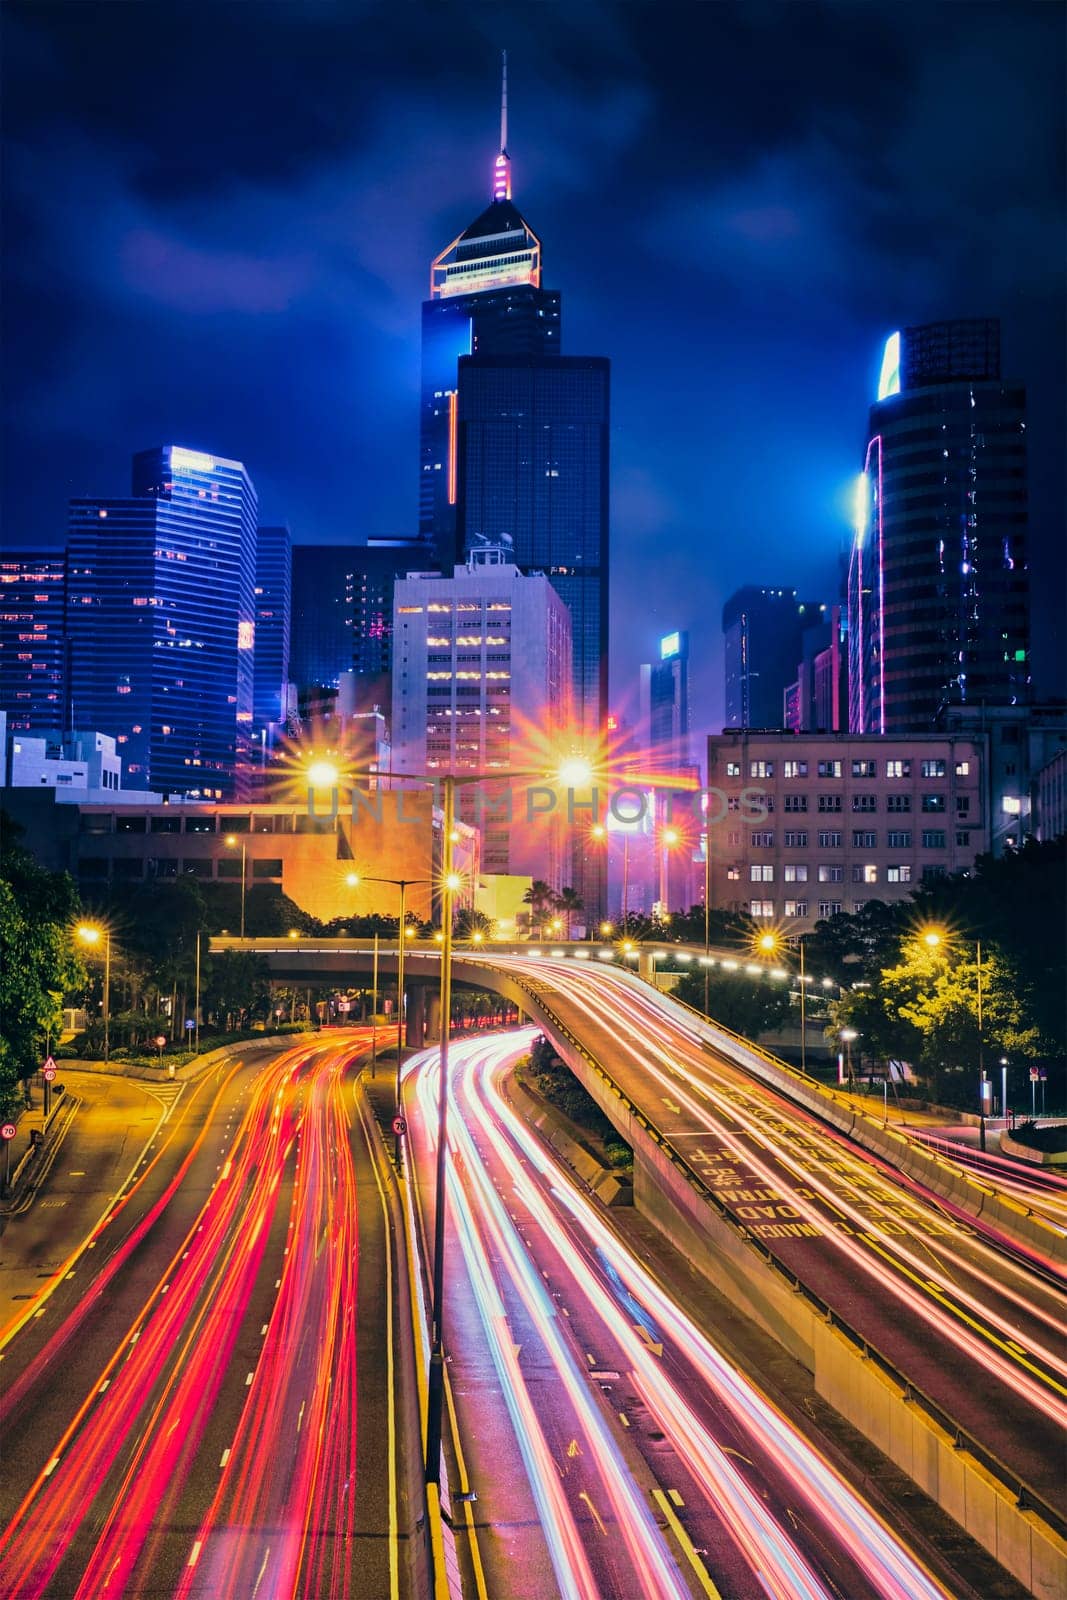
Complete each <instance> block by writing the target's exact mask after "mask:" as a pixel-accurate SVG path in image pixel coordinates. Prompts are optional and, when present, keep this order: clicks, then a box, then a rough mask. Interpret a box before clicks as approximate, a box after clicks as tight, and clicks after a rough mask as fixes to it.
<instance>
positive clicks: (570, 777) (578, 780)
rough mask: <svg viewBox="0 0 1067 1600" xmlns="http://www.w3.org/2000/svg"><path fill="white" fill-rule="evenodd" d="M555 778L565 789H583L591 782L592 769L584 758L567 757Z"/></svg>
mask: <svg viewBox="0 0 1067 1600" xmlns="http://www.w3.org/2000/svg"><path fill="white" fill-rule="evenodd" d="M557 776H558V777H559V781H560V783H561V784H562V785H563V787H564V788H565V789H584V788H585V787H586V785H587V784H588V783H590V782H591V780H592V777H593V769H592V767H591V766H590V765H589V762H588V761H586V759H585V757H584V756H568V758H567V760H566V761H564V762H562V763H561V764H560V769H559V773H558V774H557Z"/></svg>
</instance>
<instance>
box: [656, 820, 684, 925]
mask: <svg viewBox="0 0 1067 1600" xmlns="http://www.w3.org/2000/svg"><path fill="white" fill-rule="evenodd" d="M681 842H682V836H681V834H680V833H679V832H678V829H677V828H669V827H668V828H661V829H660V835H659V843H660V857H659V903H660V906H661V907H662V908H663V910H664V911H666V910H667V882H668V856H669V854H670V852H671V851H672V850H676V849H677V847H678V846H679V845H680V844H681Z"/></svg>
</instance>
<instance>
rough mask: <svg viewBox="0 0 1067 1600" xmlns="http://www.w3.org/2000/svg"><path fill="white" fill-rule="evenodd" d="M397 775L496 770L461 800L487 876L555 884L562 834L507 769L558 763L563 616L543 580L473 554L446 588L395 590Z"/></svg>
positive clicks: (562, 722)
mask: <svg viewBox="0 0 1067 1600" xmlns="http://www.w3.org/2000/svg"><path fill="white" fill-rule="evenodd" d="M394 629H395V631H394V663H393V770H394V772H399V773H403V772H419V773H427V772H429V773H433V772H441V773H446V772H458V773H462V772H468V773H485V774H487V775H491V774H493V773H494V772H499V774H500V778H501V782H500V785H499V788H498V787H497V786H496V785H494V784H493V782H492V778H491V776H487V778H486V782H485V783H484V784H480V785H472V786H471V787H469V788H463V789H460V791H459V806H460V814H461V815H462V816H463V817H464V819H465V820H467V821H470V822H474V823H476V824H477V825H479V826H480V827H481V829H482V869H483V871H485V872H488V873H528V874H530V875H531V876H533V877H540V878H544V879H546V880H547V881H548V882H550V883H552V884H553V886H554V887H555V888H560V887H561V886H562V870H563V869H562V856H561V833H560V829H559V828H558V827H556V826H551V827H549V826H542V823H541V820H540V819H538V818H537V817H532V818H528V817H527V815H526V812H525V803H526V796H525V789H524V788H518V787H511V795H512V802H513V806H514V808H515V809H514V820H515V822H517V823H518V826H512V823H511V821H509V818H508V816H507V813H506V809H505V808H504V806H503V799H504V798H505V794H506V791H507V790H508V788H509V785H508V782H507V774H508V771H509V769H513V768H518V769H522V768H529V767H531V766H534V767H539V766H542V765H544V764H545V763H546V762H547V761H550V760H552V759H553V758H557V759H558V750H559V745H558V742H557V740H556V737H555V736H561V735H562V734H563V732H564V729H565V727H566V723H567V712H568V704H569V699H570V682H571V671H570V665H571V663H570V644H571V639H570V633H571V630H570V618H569V616H568V614H567V608H566V606H565V605H564V604H563V603H562V601H561V600H560V598H559V596H558V595H557V594H556V592H555V590H554V589H553V587H552V585H551V584H550V583H549V582H548V580H547V578H545V577H543V576H540V575H537V576H526V575H525V574H524V573H521V572H520V571H519V570H518V568H517V567H515V566H514V565H512V564H511V563H510V562H509V561H508V560H507V559H506V554H505V552H503V551H502V550H500V549H483V550H481V551H477V552H474V553H472V555H471V556H470V558H469V560H468V561H467V563H466V564H465V565H464V566H462V567H460V566H457V567H456V568H455V570H454V573H453V575H452V576H451V577H449V578H444V577H439V576H437V575H431V574H422V575H420V576H413V577H408V578H401V579H400V580H399V581H398V582H397V585H396V596H395V622H394Z"/></svg>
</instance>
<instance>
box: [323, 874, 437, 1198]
mask: <svg viewBox="0 0 1067 1600" xmlns="http://www.w3.org/2000/svg"><path fill="white" fill-rule="evenodd" d="M345 882H346V883H347V884H348V886H349V888H352V889H354V888H357V887H358V886H359V884H361V883H390V884H392V885H393V887H394V888H395V889H399V890H400V925H399V927H398V928H397V936H396V1092H395V1095H394V1101H395V1107H396V1109H395V1120H394V1128H393V1160H394V1161H395V1162H396V1164H397V1166H398V1167H399V1165H400V1134H399V1133H398V1132H397V1130H396V1123H397V1122H399V1120H400V1116H401V1105H400V1098H401V1091H402V1088H403V1084H402V1081H401V1074H402V1072H403V1065H404V951H405V949H406V944H405V940H406V938H407V914H408V913H407V895H408V890H409V889H411V888H413V887H414V886H415V885H416V884H426V883H429V884H432V883H433V879H432V878H376V877H371V876H369V875H361V874H359V873H357V872H350V873H349V874H348V876H347V877H346V878H345ZM374 991H375V994H374V998H375V1006H376V1007H377V998H378V936H377V934H375V936H374ZM376 1035H377V1024H376V1022H372V1024H371V1050H372V1061H373V1062H374V1064H376V1054H377V1052H376V1051H375V1048H374V1046H375V1040H376ZM371 1070H372V1075H373V1070H374V1067H373V1065H372V1069H371Z"/></svg>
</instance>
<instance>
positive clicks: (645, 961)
mask: <svg viewBox="0 0 1067 1600" xmlns="http://www.w3.org/2000/svg"><path fill="white" fill-rule="evenodd" d="M637 975H638V977H639V978H644V979H645V981H646V983H655V981H656V964H655V962H654V961H653V959H652V951H651V950H639V951H638V953H637Z"/></svg>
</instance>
